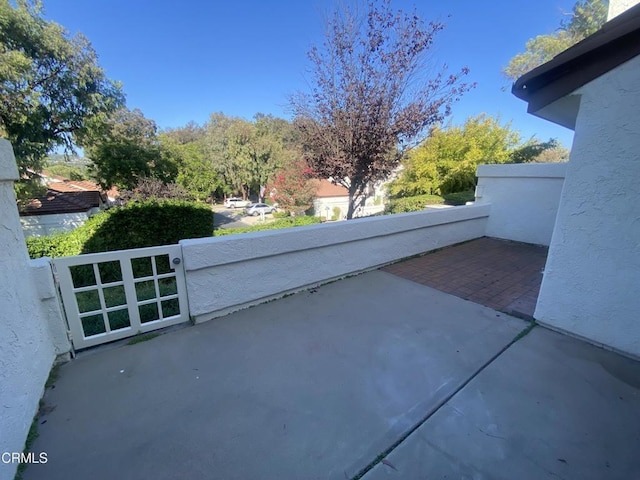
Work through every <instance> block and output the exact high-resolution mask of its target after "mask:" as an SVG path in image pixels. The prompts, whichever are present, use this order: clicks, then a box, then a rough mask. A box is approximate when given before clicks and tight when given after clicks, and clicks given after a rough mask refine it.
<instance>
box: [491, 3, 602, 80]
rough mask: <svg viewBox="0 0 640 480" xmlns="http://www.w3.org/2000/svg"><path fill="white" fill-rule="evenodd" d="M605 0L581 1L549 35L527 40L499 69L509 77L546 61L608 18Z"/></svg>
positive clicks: (594, 29) (588, 33)
mask: <svg viewBox="0 0 640 480" xmlns="http://www.w3.org/2000/svg"><path fill="white" fill-rule="evenodd" d="M607 6H608V2H607V1H606V0H580V1H578V2H577V3H576V4H575V5H574V6H573V10H572V12H571V13H570V14H568V17H569V18H568V19H567V20H563V21H562V22H561V24H560V28H559V29H558V30H557V31H556V32H555V33H552V34H548V35H538V36H537V37H535V38H532V39H531V40H529V41H528V42H527V44H526V46H525V51H524V52H523V53H519V54H518V55H516V56H514V57H513V58H512V59H511V60H510V61H509V64H508V65H507V66H506V67H504V69H503V70H502V72H503V73H504V75H505V76H506V77H508V78H509V79H511V80H514V81H515V80H517V79H518V78H520V77H521V76H522V75H524V74H525V73H527V72H529V71H531V70H533V69H534V68H536V67H538V66H540V65H542V64H543V63H546V62H548V61H549V60H551V59H552V58H553V57H555V56H556V55H558V54H559V53H560V52H563V51H564V50H566V49H567V48H569V47H571V46H572V45H575V44H576V43H578V42H579V41H581V40H583V39H584V38H586V37H588V36H589V35H591V34H593V33H595V32H596V31H597V30H598V29H599V28H600V27H602V25H603V24H604V22H606V21H607Z"/></svg>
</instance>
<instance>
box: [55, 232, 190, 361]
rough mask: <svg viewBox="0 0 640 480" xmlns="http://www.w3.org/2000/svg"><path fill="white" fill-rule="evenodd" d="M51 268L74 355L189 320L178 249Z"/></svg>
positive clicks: (95, 257) (73, 260)
mask: <svg viewBox="0 0 640 480" xmlns="http://www.w3.org/2000/svg"><path fill="white" fill-rule="evenodd" d="M53 265H54V270H55V272H56V278H57V279H58V282H59V285H60V292H61V295H62V303H63V305H64V309H65V312H66V315H67V321H68V323H69V330H70V331H71V337H72V342H73V346H74V347H75V348H76V349H80V348H86V347H91V346H94V345H98V344H100V343H106V342H111V341H113V340H119V339H121V338H125V337H130V336H133V335H136V334H138V333H143V332H148V331H150V330H156V329H158V328H163V327H167V326H169V325H175V324H177V323H181V322H184V321H187V320H188V319H189V308H188V305H187V290H186V285H185V279H184V269H183V266H182V250H181V248H180V246H179V245H168V246H161V247H150V248H138V249H133V250H120V251H116V252H106V253H92V254H87V255H78V256H75V257H62V258H56V259H55V260H54V261H53Z"/></svg>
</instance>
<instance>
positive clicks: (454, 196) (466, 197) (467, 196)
mask: <svg viewBox="0 0 640 480" xmlns="http://www.w3.org/2000/svg"><path fill="white" fill-rule="evenodd" d="M443 197H444V200H445V203H446V204H447V205H464V204H465V203H467V202H473V201H474V200H475V198H476V193H475V192H474V191H473V190H465V191H464V192H456V193H447V194H445V195H443Z"/></svg>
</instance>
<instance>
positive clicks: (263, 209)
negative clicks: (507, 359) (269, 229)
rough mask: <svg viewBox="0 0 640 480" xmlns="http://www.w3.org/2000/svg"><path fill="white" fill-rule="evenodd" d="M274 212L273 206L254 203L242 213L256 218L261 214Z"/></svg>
mask: <svg viewBox="0 0 640 480" xmlns="http://www.w3.org/2000/svg"><path fill="white" fill-rule="evenodd" d="M275 211H276V207H275V206H271V205H267V204H266V203H254V204H253V205H249V206H248V207H247V208H245V209H244V213H246V214H247V215H253V216H254V217H257V216H258V215H260V214H261V213H273V212H275Z"/></svg>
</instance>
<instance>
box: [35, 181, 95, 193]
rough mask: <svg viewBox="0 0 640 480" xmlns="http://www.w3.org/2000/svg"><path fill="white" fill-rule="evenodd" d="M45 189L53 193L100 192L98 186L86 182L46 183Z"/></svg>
mask: <svg viewBox="0 0 640 480" xmlns="http://www.w3.org/2000/svg"><path fill="white" fill-rule="evenodd" d="M47 187H48V188H49V189H50V190H53V191H55V192H101V191H102V189H101V188H100V186H99V185H96V184H95V183H93V182H88V181H86V180H81V181H76V180H63V181H61V182H48V183H47Z"/></svg>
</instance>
